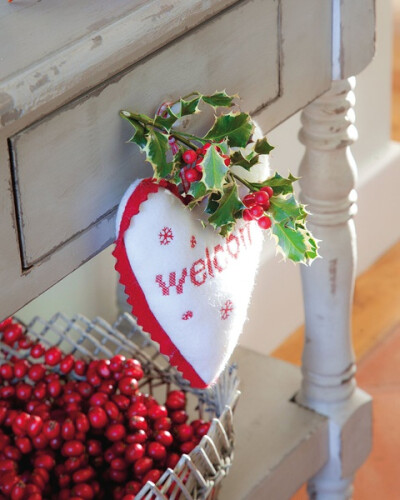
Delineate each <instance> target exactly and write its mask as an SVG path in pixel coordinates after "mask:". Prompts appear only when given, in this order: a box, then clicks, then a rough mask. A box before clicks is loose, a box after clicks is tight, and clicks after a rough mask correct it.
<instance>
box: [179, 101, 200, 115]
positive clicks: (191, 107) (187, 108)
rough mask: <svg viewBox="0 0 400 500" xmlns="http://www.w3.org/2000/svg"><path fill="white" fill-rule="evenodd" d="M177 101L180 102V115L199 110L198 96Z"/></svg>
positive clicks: (191, 113) (190, 113)
mask: <svg viewBox="0 0 400 500" xmlns="http://www.w3.org/2000/svg"><path fill="white" fill-rule="evenodd" d="M179 102H180V104H181V112H180V115H181V116H187V115H193V114H195V113H198V112H199V102H200V97H196V98H195V99H191V100H190V101H185V100H184V99H180V101H179Z"/></svg>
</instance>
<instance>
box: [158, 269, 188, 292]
mask: <svg viewBox="0 0 400 500" xmlns="http://www.w3.org/2000/svg"><path fill="white" fill-rule="evenodd" d="M186 276H187V269H186V267H184V268H183V269H182V274H181V277H180V278H179V281H178V284H176V272H175V271H174V272H172V273H169V278H168V282H169V285H167V284H166V283H165V282H164V281H163V276H162V274H157V276H156V283H157V284H158V285H159V286H160V288H161V290H162V294H163V295H169V289H170V288H171V287H173V286H174V287H176V293H177V294H178V295H180V294H181V293H183V284H184V283H185V280H186Z"/></svg>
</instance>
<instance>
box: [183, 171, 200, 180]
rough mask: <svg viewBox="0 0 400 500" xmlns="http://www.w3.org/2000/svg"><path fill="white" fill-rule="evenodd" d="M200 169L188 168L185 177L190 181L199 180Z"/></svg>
mask: <svg viewBox="0 0 400 500" xmlns="http://www.w3.org/2000/svg"><path fill="white" fill-rule="evenodd" d="M198 173H199V172H198V171H197V170H196V169H195V168H188V169H187V170H185V179H186V180H187V181H188V182H195V181H196V180H197V175H198Z"/></svg>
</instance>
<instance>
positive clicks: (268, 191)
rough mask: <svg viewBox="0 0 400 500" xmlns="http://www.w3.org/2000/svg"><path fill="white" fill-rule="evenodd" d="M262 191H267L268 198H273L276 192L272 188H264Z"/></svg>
mask: <svg viewBox="0 0 400 500" xmlns="http://www.w3.org/2000/svg"><path fill="white" fill-rule="evenodd" d="M260 191H265V192H266V193H268V196H269V197H270V198H271V196H273V194H274V190H273V189H272V187H271V186H264V187H262V188H261V189H260Z"/></svg>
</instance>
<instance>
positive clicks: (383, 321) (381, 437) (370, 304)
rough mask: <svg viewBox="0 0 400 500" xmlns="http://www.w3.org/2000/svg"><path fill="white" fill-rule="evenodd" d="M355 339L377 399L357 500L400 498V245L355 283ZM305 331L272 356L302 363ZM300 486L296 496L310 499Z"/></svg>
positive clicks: (363, 382) (399, 4)
mask: <svg viewBox="0 0 400 500" xmlns="http://www.w3.org/2000/svg"><path fill="white" fill-rule="evenodd" d="M393 4H394V6H395V15H394V41H393V97H392V138H393V139H394V140H396V141H400V0H393ZM352 328H353V343H354V350H355V354H356V358H357V360H358V371H357V377H356V378H357V383H358V385H359V386H360V387H361V388H363V389H364V390H365V391H367V392H368V393H369V394H371V395H372V397H373V398H374V410H373V412H374V438H373V443H374V444H373V450H372V452H371V454H370V456H369V458H368V460H367V461H366V463H365V464H364V465H363V466H362V467H361V468H360V470H359V471H358V473H357V475H356V478H355V481H354V496H353V500H398V499H400V473H399V472H400V468H399V458H400V452H399V450H400V433H399V422H400V243H398V244H397V245H395V246H394V247H393V248H392V249H390V250H389V252H387V254H385V255H384V256H383V257H382V258H381V259H380V260H379V261H378V262H377V263H376V264H374V266H372V267H371V268H370V269H369V270H368V271H367V272H366V273H364V274H363V275H362V276H360V277H359V278H358V280H357V283H356V288H355V297H354V307H353V321H352ZM302 339H303V329H302V328H300V329H299V330H298V331H296V332H294V334H293V335H292V336H291V337H290V338H289V339H288V340H287V341H286V342H284V343H283V344H282V345H281V346H280V347H279V348H278V349H277V350H276V351H275V353H274V354H273V355H274V356H276V357H279V358H281V359H286V360H287V361H290V362H292V363H296V364H298V365H300V362H301V350H302ZM307 499H308V496H307V493H306V488H305V487H303V488H301V489H300V490H299V491H298V492H297V493H296V494H295V495H294V496H293V497H292V500H307Z"/></svg>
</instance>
